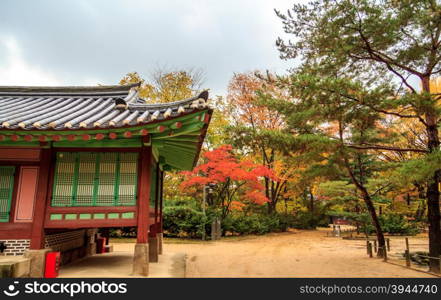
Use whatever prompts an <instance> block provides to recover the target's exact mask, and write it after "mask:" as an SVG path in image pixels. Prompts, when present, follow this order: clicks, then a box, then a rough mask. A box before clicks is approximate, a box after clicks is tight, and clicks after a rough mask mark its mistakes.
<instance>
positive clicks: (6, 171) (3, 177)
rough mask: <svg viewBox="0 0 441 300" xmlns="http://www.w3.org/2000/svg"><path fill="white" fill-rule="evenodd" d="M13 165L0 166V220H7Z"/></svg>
mask: <svg viewBox="0 0 441 300" xmlns="http://www.w3.org/2000/svg"><path fill="white" fill-rule="evenodd" d="M14 173H15V167H9V166H8V167H0V222H9V213H10V211H11V201H12V191H13V190H14Z"/></svg>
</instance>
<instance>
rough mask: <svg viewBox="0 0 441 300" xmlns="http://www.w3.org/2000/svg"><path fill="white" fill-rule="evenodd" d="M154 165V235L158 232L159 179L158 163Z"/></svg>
mask: <svg viewBox="0 0 441 300" xmlns="http://www.w3.org/2000/svg"><path fill="white" fill-rule="evenodd" d="M154 167H155V168H156V172H155V224H154V225H153V232H152V236H156V233H158V232H159V230H158V229H159V224H158V223H159V188H160V184H159V180H160V174H159V173H160V172H161V170H160V169H159V163H155V164H154Z"/></svg>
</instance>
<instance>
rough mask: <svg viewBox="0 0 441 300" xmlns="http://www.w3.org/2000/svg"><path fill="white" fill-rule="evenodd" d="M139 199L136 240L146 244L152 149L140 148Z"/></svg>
mask: <svg viewBox="0 0 441 300" xmlns="http://www.w3.org/2000/svg"><path fill="white" fill-rule="evenodd" d="M139 163H140V166H139V170H140V171H139V177H138V186H139V197H138V218H137V227H138V228H137V229H138V232H137V236H136V240H137V242H138V243H140V244H145V243H147V242H148V232H149V225H150V224H149V223H150V207H149V206H150V183H151V178H150V177H151V176H150V174H151V168H152V148H151V147H144V146H143V147H142V149H141V154H140V159H139Z"/></svg>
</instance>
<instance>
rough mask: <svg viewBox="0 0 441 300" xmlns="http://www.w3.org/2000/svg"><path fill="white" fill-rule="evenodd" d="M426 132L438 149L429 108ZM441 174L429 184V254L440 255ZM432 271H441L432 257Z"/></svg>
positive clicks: (427, 83)
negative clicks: (440, 184) (440, 185)
mask: <svg viewBox="0 0 441 300" xmlns="http://www.w3.org/2000/svg"><path fill="white" fill-rule="evenodd" d="M422 86H423V90H424V91H425V92H427V93H430V77H425V78H423V79H422ZM426 124H427V126H426V132H427V141H428V149H429V151H430V152H434V151H438V150H439V146H440V141H439V136H438V126H437V117H436V114H435V113H434V112H433V111H431V110H428V111H427V112H426ZM439 175H440V171H439V170H437V171H435V173H434V174H433V176H432V178H431V180H430V181H429V182H428V185H427V217H428V221H429V256H431V257H440V255H441V215H440V205H439V186H438V183H439ZM429 266H430V270H431V271H434V272H436V271H438V272H439V271H440V262H439V260H438V259H430V262H429Z"/></svg>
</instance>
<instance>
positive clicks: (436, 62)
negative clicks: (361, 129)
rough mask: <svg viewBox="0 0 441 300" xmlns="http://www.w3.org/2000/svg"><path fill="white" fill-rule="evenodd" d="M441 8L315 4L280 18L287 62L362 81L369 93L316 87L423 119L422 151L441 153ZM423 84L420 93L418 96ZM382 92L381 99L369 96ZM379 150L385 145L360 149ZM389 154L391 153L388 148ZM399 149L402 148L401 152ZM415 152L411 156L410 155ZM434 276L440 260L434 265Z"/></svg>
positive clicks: (433, 236)
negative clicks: (440, 88) (440, 79)
mask: <svg viewBox="0 0 441 300" xmlns="http://www.w3.org/2000/svg"><path fill="white" fill-rule="evenodd" d="M440 12H441V5H440V3H439V1H436V0H401V1H397V0H316V1H311V2H310V3H309V4H295V5H294V6H293V8H292V9H291V10H289V11H288V12H287V13H281V12H279V11H276V13H277V15H278V16H279V17H280V18H281V20H282V22H283V25H284V30H285V32H286V33H287V34H289V35H292V36H294V40H293V41H289V42H287V41H284V40H282V39H280V38H279V39H278V40H277V45H278V47H279V50H280V53H281V57H282V58H284V59H294V58H300V59H301V66H300V67H299V68H298V69H297V72H303V73H307V74H309V75H311V76H313V77H315V78H321V79H323V78H329V79H330V80H332V79H335V78H336V77H337V78H343V79H344V80H348V81H355V82H357V84H358V86H361V87H362V88H361V89H355V91H357V90H363V91H364V92H360V93H358V94H357V93H355V92H354V91H351V90H348V89H344V88H343V89H342V88H341V85H338V84H331V85H329V84H327V85H317V86H316V89H317V93H320V92H325V93H330V94H335V95H339V96H340V97H344V98H345V99H346V100H347V101H352V102H354V104H356V105H358V106H360V107H364V108H366V109H367V110H370V111H372V112H376V113H379V114H382V115H385V116H388V117H390V118H412V119H416V120H418V121H419V122H420V123H421V124H422V126H423V128H424V130H425V132H426V134H427V142H426V144H425V145H424V147H425V149H424V152H426V153H431V154H432V153H435V152H438V151H439V146H440V138H439V134H438V124H439V119H440V109H439V106H438V100H439V95H436V94H433V93H432V91H431V86H430V80H431V78H432V77H433V76H435V75H437V74H439V73H440V72H441V65H440V60H441V50H440V49H441V48H440V47H441V38H440V35H441V13H440ZM415 81H417V82H419V85H420V87H421V90H419V89H418V87H417V86H418V84H416V85H415V84H413V82H415ZM373 91H375V93H376V97H371V96H372V95H373V94H375V93H374V92H373ZM359 148H368V149H375V148H376V149H378V148H381V145H375V146H374V145H366V144H364V145H359ZM382 148H385V147H382ZM395 150H396V149H395ZM407 150H411V149H407ZM439 177H440V170H439V167H438V166H435V167H434V169H433V171H432V175H431V177H430V179H428V181H427V192H426V197H427V208H428V222H429V253H430V256H434V257H439V255H441V228H440V203H439V196H440V191H439V185H438V184H439V180H440V178H439ZM430 267H431V269H432V270H435V269H437V268H439V261H438V260H435V259H432V260H431V261H430Z"/></svg>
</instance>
